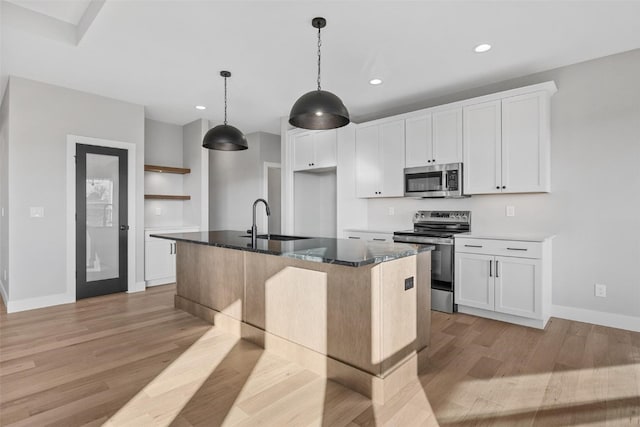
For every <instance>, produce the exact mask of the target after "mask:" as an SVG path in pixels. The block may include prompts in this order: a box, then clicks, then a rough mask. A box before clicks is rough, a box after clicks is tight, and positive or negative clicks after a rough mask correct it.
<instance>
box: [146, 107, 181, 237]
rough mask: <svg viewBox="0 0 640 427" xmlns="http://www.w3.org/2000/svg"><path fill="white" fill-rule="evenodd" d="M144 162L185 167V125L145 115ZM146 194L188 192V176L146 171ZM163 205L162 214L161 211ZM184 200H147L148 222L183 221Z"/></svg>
mask: <svg viewBox="0 0 640 427" xmlns="http://www.w3.org/2000/svg"><path fill="white" fill-rule="evenodd" d="M144 163H145V164H147V165H159V166H174V167H183V153H182V126H179V125H174V124H170V123H164V122H158V121H156V120H151V119H145V121H144ZM144 192H145V194H184V177H183V175H180V174H173V173H157V172H145V173H144ZM157 209H160V215H157ZM183 221H184V220H183V202H182V201H177V200H155V199H154V200H145V202H144V226H145V227H147V228H148V227H162V226H174V225H175V226H178V225H183Z"/></svg>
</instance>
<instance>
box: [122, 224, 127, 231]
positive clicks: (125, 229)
mask: <svg viewBox="0 0 640 427" xmlns="http://www.w3.org/2000/svg"><path fill="white" fill-rule="evenodd" d="M128 230H129V226H128V225H121V226H120V231H128Z"/></svg>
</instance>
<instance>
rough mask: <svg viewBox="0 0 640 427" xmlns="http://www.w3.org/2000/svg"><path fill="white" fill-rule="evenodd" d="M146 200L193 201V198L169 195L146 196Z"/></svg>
mask: <svg viewBox="0 0 640 427" xmlns="http://www.w3.org/2000/svg"><path fill="white" fill-rule="evenodd" d="M144 198H145V199H149V200H191V196H172V195H169V194H145V195H144Z"/></svg>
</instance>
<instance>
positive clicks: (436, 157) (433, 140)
mask: <svg viewBox="0 0 640 427" xmlns="http://www.w3.org/2000/svg"><path fill="white" fill-rule="evenodd" d="M405 129H406V135H405V136H406V139H405V167H407V168H411V167H416V166H428V165H440V164H446V163H459V162H461V161H462V107H457V108H449V109H446V110H440V111H434V112H433V113H429V112H425V113H424V114H421V115H419V116H416V117H410V118H407V119H406V121H405Z"/></svg>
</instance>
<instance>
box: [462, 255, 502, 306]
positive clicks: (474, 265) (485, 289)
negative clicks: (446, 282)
mask: <svg viewBox="0 0 640 427" xmlns="http://www.w3.org/2000/svg"><path fill="white" fill-rule="evenodd" d="M455 263H456V269H455V278H456V284H455V286H456V288H455V292H454V295H455V302H456V304H459V305H465V306H468V307H476V308H483V309H485V310H493V308H494V293H493V292H494V288H493V273H494V265H493V256H491V255H478V254H467V253H462V252H456V256H455Z"/></svg>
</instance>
